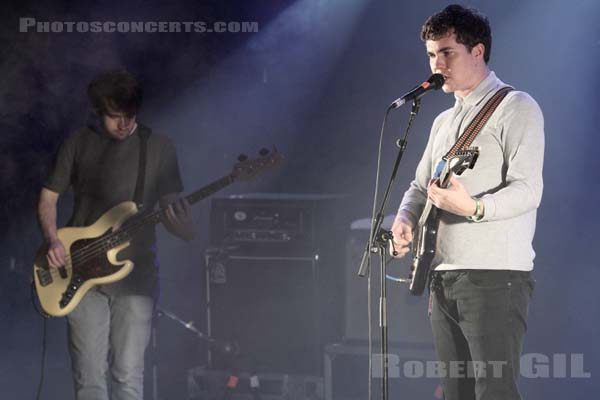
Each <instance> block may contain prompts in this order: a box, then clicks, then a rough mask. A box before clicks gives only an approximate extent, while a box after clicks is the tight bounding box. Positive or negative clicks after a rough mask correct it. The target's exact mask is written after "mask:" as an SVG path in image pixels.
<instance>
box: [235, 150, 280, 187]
mask: <svg viewBox="0 0 600 400" xmlns="http://www.w3.org/2000/svg"><path fill="white" fill-rule="evenodd" d="M258 154H259V156H258V157H257V158H254V159H249V158H248V156H247V155H245V154H240V155H239V156H238V162H237V163H235V165H234V166H233V171H232V172H231V176H232V177H233V178H234V179H235V180H236V181H237V180H252V179H254V178H255V177H256V176H257V175H258V174H260V173H261V172H263V171H265V170H268V169H272V168H275V167H276V166H277V165H279V164H280V163H281V162H282V161H283V154H281V153H280V152H279V151H278V150H277V149H276V148H275V146H273V149H272V150H269V149H266V148H263V149H261V150H260V151H259V152H258Z"/></svg>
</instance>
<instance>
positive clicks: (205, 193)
mask: <svg viewBox="0 0 600 400" xmlns="http://www.w3.org/2000/svg"><path fill="white" fill-rule="evenodd" d="M234 181H235V178H234V176H233V174H229V175H226V176H224V177H222V178H221V179H217V180H216V181H214V182H212V183H210V184H208V185H206V186H204V187H202V188H200V189H198V190H196V191H195V192H192V193H190V194H189V195H187V196H185V199H186V200H187V201H188V202H189V203H190V204H195V203H197V202H199V201H200V200H203V199H205V198H207V197H209V196H211V195H212V194H214V193H216V192H218V191H219V190H222V189H224V188H226V187H227V186H229V185H231V184H232V183H233V182H234ZM171 204H173V203H171ZM171 204H169V205H171ZM168 207H169V206H166V207H160V208H159V209H158V210H155V211H151V212H146V213H144V212H142V214H141V216H140V217H139V218H137V219H135V220H134V222H133V223H132V224H131V225H128V226H125V227H124V228H123V229H121V230H118V231H116V232H114V233H113V234H114V235H117V237H118V239H117V240H116V241H115V242H114V246H116V245H118V244H121V243H123V242H126V241H128V240H131V238H132V237H133V236H134V235H135V234H136V233H137V232H139V231H140V230H142V229H144V228H146V227H148V226H150V225H156V224H159V223H160V222H162V221H163V218H164V216H165V214H166V213H167V209H168Z"/></svg>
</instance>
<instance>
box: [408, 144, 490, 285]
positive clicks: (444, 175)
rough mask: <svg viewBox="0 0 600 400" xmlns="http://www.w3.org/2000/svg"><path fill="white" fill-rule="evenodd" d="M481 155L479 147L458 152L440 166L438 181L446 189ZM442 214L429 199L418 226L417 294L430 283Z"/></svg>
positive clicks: (413, 268) (415, 253)
mask: <svg viewBox="0 0 600 400" xmlns="http://www.w3.org/2000/svg"><path fill="white" fill-rule="evenodd" d="M478 156H479V149H478V148H476V147H475V148H468V149H466V150H461V151H458V152H456V154H455V155H454V156H452V157H451V158H450V159H449V160H447V161H444V162H441V163H440V165H438V171H436V173H435V174H434V177H435V178H436V179H437V181H436V183H434V184H436V185H438V186H439V187H441V188H443V189H445V188H447V187H448V184H449V182H450V178H451V177H452V174H456V175H461V174H462V173H463V172H464V171H465V170H466V169H473V166H474V165H475V162H476V161H477V157H478ZM441 213H442V211H441V210H440V209H439V208H437V207H436V206H434V205H433V204H432V203H431V201H430V200H429V199H427V202H426V203H425V207H424V208H423V213H422V214H421V217H420V218H419V223H418V225H417V227H416V229H415V234H414V238H415V239H414V244H413V261H412V265H411V267H410V275H409V280H410V283H409V291H410V293H411V294H413V295H415V296H420V295H422V294H423V292H424V291H425V288H426V287H427V284H428V283H429V274H430V272H431V266H432V264H433V258H434V257H435V251H436V246H437V233H438V227H439V225H440V215H441Z"/></svg>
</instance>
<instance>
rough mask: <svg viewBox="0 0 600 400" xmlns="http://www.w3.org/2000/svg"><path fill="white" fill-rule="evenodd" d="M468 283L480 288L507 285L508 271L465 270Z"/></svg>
mask: <svg viewBox="0 0 600 400" xmlns="http://www.w3.org/2000/svg"><path fill="white" fill-rule="evenodd" d="M467 279H468V280H469V283H470V284H471V285H473V286H475V287H477V288H480V289H495V288H502V287H507V286H509V283H510V282H511V278H510V271H506V270H471V271H468V272H467Z"/></svg>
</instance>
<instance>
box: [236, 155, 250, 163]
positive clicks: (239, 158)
mask: <svg viewBox="0 0 600 400" xmlns="http://www.w3.org/2000/svg"><path fill="white" fill-rule="evenodd" d="M237 159H238V161H239V162H244V161H246V160H247V159H248V156H247V155H245V154H240V155H239V156H238V158H237Z"/></svg>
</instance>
